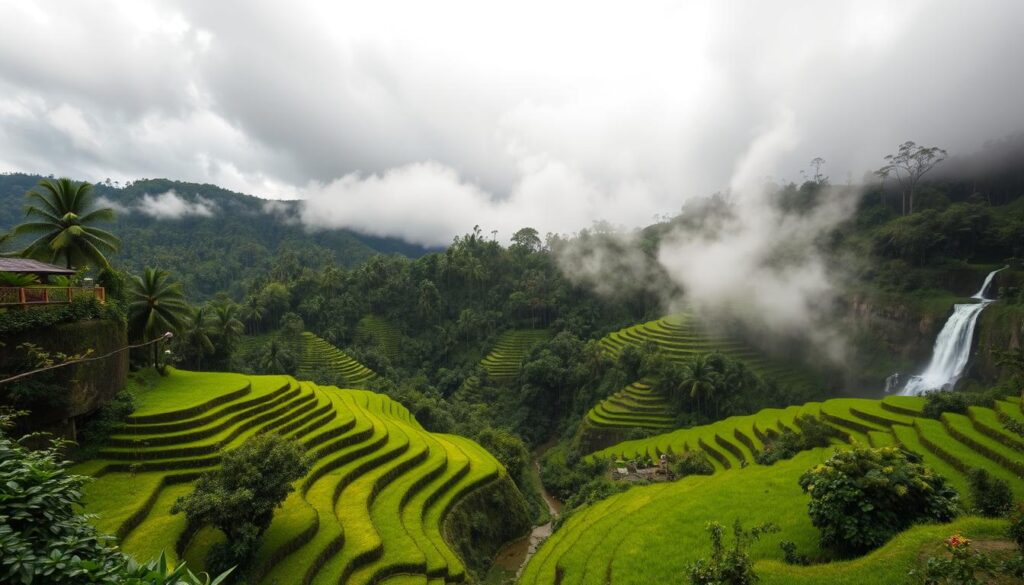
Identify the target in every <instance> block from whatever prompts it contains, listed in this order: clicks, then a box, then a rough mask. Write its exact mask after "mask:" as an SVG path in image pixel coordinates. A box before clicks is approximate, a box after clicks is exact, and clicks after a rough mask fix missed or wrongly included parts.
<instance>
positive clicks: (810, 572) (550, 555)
mask: <svg viewBox="0 0 1024 585" xmlns="http://www.w3.org/2000/svg"><path fill="white" fill-rule="evenodd" d="M922 405H923V399H919V398H901V397H891V398H886V399H885V400H881V401H879V400H868V399H835V400H828V401H825V402H820V403H808V404H804V405H802V406H793V407H790V408H786V409H767V410H764V411H761V412H759V413H757V414H755V415H751V416H743V417H732V418H729V419H726V420H723V421H719V422H717V423H715V424H712V425H707V426H701V427H696V428H692V429H682V430H678V431H674V432H671V433H666V434H663V435H659V436H656V437H651V438H650V439H644V440H638V441H627V442H624V443H621V444H619V445H615V446H613V447H610V448H608V449H605V450H603V451H600V452H598V453H595V454H594V456H595V457H611V458H624V459H631V458H635V457H645V456H650V457H657V456H658V455H659V454H661V453H677V454H678V453H682V452H684V451H688V450H702V451H704V452H705V453H707V455H708V456H709V459H710V460H711V461H712V462H713V464H714V466H715V470H716V472H715V473H714V474H713V475H711V476H698V477H687V478H684V479H682V480H679V481H676V482H671V483H660V484H655V485H651V486H647V487H638V488H634V489H631V490H629V491H626V492H624V493H620V494H616V495H613V496H611V497H610V498H608V499H606V500H603V501H601V502H598V503H596V504H593V505H590V506H587V507H585V508H583V509H581V510H579V511H577V512H576V513H575V514H574V515H573V516H572V517H571V518H570V519H569V520H568V521H567V523H566V524H565V525H564V526H563V527H562V528H561V529H560V530H558V531H557V532H556V533H555V534H554V535H553V536H552V537H551V538H550V539H549V540H548V541H547V542H546V543H545V544H544V545H543V546H542V547H541V549H540V550H539V551H538V553H537V555H536V556H535V557H534V558H533V559H532V560H531V562H530V564H529V565H528V567H527V569H526V571H525V572H524V574H523V577H522V579H521V581H520V582H521V583H524V584H549V583H560V584H564V585H569V584H573V583H590V582H594V580H595V579H596V580H598V581H600V582H603V583H612V584H621V583H636V584H640V583H667V582H675V581H676V580H678V578H679V575H682V574H683V571H684V567H685V565H686V564H687V563H688V562H692V561H693V560H695V559H696V558H697V557H698V556H700V555H702V554H705V551H706V550H707V548H708V545H707V537H706V533H705V531H704V524H705V523H706V522H708V521H712V520H715V521H719V522H722V523H725V524H730V523H732V521H733V520H734V519H737V518H739V519H741V520H743V522H744V523H746V525H748V526H750V525H751V524H754V523H757V522H765V521H771V522H775V523H776V524H777V525H778V526H779V527H780V528H781V529H782V531H781V533H780V534H778V535H773V536H771V537H769V538H766V539H764V540H762V541H760V542H758V543H757V544H755V545H754V547H753V549H752V554H753V556H754V557H755V558H756V559H766V560H768V559H770V560H773V561H779V562H772V563H764V564H763V565H762V566H761V568H762V569H763V570H762V575H763V577H764V580H765V582H772V583H790V582H806V583H813V582H821V581H820V579H821V578H823V577H822V576H823V575H826V574H829V575H833V576H834V579H835V580H834V581H833V580H830V581H829V582H842V583H862V582H869V581H870V582H903V580H904V579H905V577H906V571H907V570H909V567H910V566H913V563H915V562H917V560H918V558H917V556H918V554H919V549H915V548H913V546H912V545H913V544H914V543H915V542H917V543H920V542H921V538H922V537H921V534H925V533H926V534H928V535H929V537H930V538H935V539H941V538H942V537H945V536H948V534H949V531H951V530H954V528H941V529H938V530H936V529H934V528H923V529H921V530H923V531H924V532H923V533H922V532H918V533H916V534H917V535H916V536H915V535H912V534H909V533H908V534H905V535H903V536H901V537H900V538H897V539H895V540H894V541H893V542H892V543H890V544H889V545H887V547H886V548H885V549H883V550H881V551H878V552H877V553H876V554H873V555H869V557H865V558H864V559H858V560H856V561H851V562H849V563H836V564H835V565H825V566H822V565H816V566H814V567H810V568H807V569H800V568H796V567H791V566H788V565H785V564H783V563H781V559H782V553H781V551H780V550H779V548H778V544H779V542H780V541H781V540H790V541H793V542H795V543H796V544H797V546H798V548H799V550H800V551H801V552H803V553H805V554H811V555H812V556H813V555H816V554H820V553H821V551H820V549H819V545H818V533H817V530H816V529H814V527H813V526H812V525H811V523H810V520H809V518H808V517H807V496H805V495H804V494H802V493H801V491H800V487H799V485H798V483H797V479H798V478H799V476H800V475H801V474H802V473H803V472H804V471H806V470H807V469H808V468H810V467H813V466H814V465H815V464H817V463H820V462H822V461H823V460H824V459H825V458H827V457H828V456H829V454H830V453H831V451H832V450H833V449H834V448H842V445H843V444H851V443H861V444H870V445H874V446H883V445H893V444H898V445H902V446H903V447H904V448H906V449H908V450H910V451H913V452H915V453H918V454H920V455H921V456H922V458H923V459H924V462H925V463H926V464H927V465H929V466H930V467H932V468H933V469H934V470H936V471H937V472H938V473H940V474H942V475H944V476H946V477H947V478H948V479H949V480H950V482H951V484H952V485H953V486H954V487H955V488H956V489H957V490H958V491H959V492H960V493H961V495H962V497H964V498H966V497H967V495H966V494H967V487H966V486H967V480H966V474H967V472H968V471H969V470H970V469H972V468H982V469H986V470H988V471H989V472H990V473H992V474H993V475H994V476H996V477H999V478H1003V479H1005V480H1007V481H1008V482H1009V483H1010V485H1011V487H1012V489H1013V491H1014V494H1015V496H1016V497H1017V498H1021V497H1022V496H1024V479H1022V478H1024V473H1022V472H1024V442H1022V441H1021V440H1020V438H1019V437H1016V436H1015V435H1012V434H1011V433H1008V432H1007V431H1005V430H1003V428H1002V425H1001V424H998V421H1000V420H1004V419H1007V418H1011V419H1014V420H1024V411H1022V407H1021V402H1020V400H1019V399H1016V398H1012V399H1006V400H1002V401H999V402H998V403H997V404H996V405H995V408H993V409H988V408H978V407H975V408H972V409H971V410H970V412H969V414H968V415H956V414H948V413H947V414H945V415H943V416H942V417H941V420H934V419H929V418H924V417H923V416H922V415H921V407H922ZM801 414H805V415H810V416H814V417H818V418H820V419H821V420H823V421H825V422H827V423H828V424H829V425H831V426H832V427H833V428H834V429H835V430H836V431H837V435H838V437H839V439H838V443H837V447H830V448H823V449H813V450H811V451H807V452H804V453H801V454H799V455H797V457H795V458H793V459H791V460H789V461H781V462H778V463H776V464H775V465H773V466H763V465H757V464H755V463H753V457H754V455H755V454H756V453H757V452H759V451H760V450H762V449H763V448H764V440H765V439H766V437H768V436H770V435H772V434H774V433H778V432H779V431H780V430H781V429H782V428H790V429H793V430H795V431H797V432H799V427H798V426H797V425H796V423H795V420H796V417H797V416H799V415H801ZM964 526H971V527H973V528H974V529H977V530H978V533H979V534H990V535H991V534H993V533H994V532H995V530H994V526H995V523H993V522H991V521H980V520H966V521H960V520H958V521H957V523H956V528H955V529H963V527H964ZM666 535H671V538H666ZM885 551H889V552H888V553H887V552H885ZM894 551H895V552H894ZM897 552H898V554H899V555H900V556H899V559H898V562H896V563H895V564H893V561H892V558H891V557H892V556H894V555H896V554H897ZM887 559H888V560H887ZM556 575H557V577H556ZM880 575H892V576H894V577H895V578H894V580H892V581H885V579H884V578H880V577H879V576H880ZM815 578H817V579H819V580H818V581H815Z"/></svg>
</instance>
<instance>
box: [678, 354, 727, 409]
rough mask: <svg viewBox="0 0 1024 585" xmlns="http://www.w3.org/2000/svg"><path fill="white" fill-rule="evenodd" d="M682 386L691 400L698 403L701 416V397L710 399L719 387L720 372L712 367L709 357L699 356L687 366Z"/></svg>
mask: <svg viewBox="0 0 1024 585" xmlns="http://www.w3.org/2000/svg"><path fill="white" fill-rule="evenodd" d="M682 384H683V388H685V389H686V390H688V391H689V394H690V398H693V399H694V400H696V401H697V413H698V414H700V412H701V410H700V399H701V397H702V396H703V397H704V398H706V399H707V398H710V397H711V396H712V395H713V394H714V392H715V388H716V387H717V385H718V372H716V371H715V370H714V368H713V367H712V364H711V360H709V359H708V356H706V355H698V356H696V357H694V358H693V360H692V361H690V363H688V364H686V366H685V367H684V368H683V380H682Z"/></svg>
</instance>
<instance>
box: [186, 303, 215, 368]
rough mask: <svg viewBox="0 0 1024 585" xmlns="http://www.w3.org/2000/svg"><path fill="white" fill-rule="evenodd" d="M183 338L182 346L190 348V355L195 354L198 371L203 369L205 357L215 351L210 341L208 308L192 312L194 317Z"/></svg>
mask: <svg viewBox="0 0 1024 585" xmlns="http://www.w3.org/2000/svg"><path fill="white" fill-rule="evenodd" d="M181 336H182V340H181V342H182V345H183V346H184V347H186V348H188V351H189V352H190V353H191V352H195V356H196V369H198V370H201V369H203V356H204V355H209V354H212V353H213V352H214V351H215V348H214V347H213V341H212V340H211V339H210V314H209V309H208V308H207V307H205V306H203V307H199V308H197V309H196V310H194V311H193V312H192V317H191V318H190V319H189V320H188V323H187V324H186V325H185V327H184V328H183V330H182V332H181Z"/></svg>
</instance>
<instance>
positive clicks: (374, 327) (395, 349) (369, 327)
mask: <svg viewBox="0 0 1024 585" xmlns="http://www.w3.org/2000/svg"><path fill="white" fill-rule="evenodd" d="M401 339H402V336H401V333H400V332H399V331H398V328H397V327H395V326H394V325H392V324H391V322H389V321H388V320H386V319H384V318H383V317H378V316H376V315H367V316H365V317H363V318H362V319H361V320H360V321H359V324H358V325H356V333H355V341H356V342H357V343H361V344H363V345H367V346H376V347H377V349H379V350H380V352H381V353H382V354H384V355H385V356H386V357H387V358H388V359H389V360H391V361H395V360H396V359H397V358H398V355H399V351H400V344H401Z"/></svg>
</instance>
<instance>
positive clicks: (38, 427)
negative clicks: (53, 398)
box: [0, 319, 128, 439]
mask: <svg viewBox="0 0 1024 585" xmlns="http://www.w3.org/2000/svg"><path fill="white" fill-rule="evenodd" d="M23 343H32V344H34V345H36V346H38V347H39V348H40V349H42V350H43V351H46V352H49V353H51V354H54V353H63V354H66V355H79V354H83V353H85V352H86V351H88V350H92V355H93V356H100V355H104V354H106V353H109V352H111V351H114V350H116V349H118V348H121V347H124V346H125V345H126V344H127V332H126V330H125V326H124V324H123V323H121V322H118V321H113V320H99V319H95V320H86V321H78V322H74V323H64V324H60V325H55V326H53V327H47V328H45V329H35V330H32V331H26V332H23V333H15V334H5V335H4V339H3V346H0V371H10V364H11V363H12V362H13V361H16V360H19V359H21V356H23V355H24V354H23V352H22V351H21V350H19V349H18V346H19V345H21V344H23ZM127 375H128V352H122V353H119V354H115V355H113V356H111V357H109V358H107V359H103V360H97V361H94V362H89V363H85V364H81V365H74V366H68V367H66V368H61V369H59V370H56V371H55V376H56V377H55V379H54V380H53V382H55V383H56V384H62V385H64V387H65V389H66V394H65V395H64V396H62V397H61V400H60V403H61V406H60V407H51V408H46V409H36V410H35V411H34V412H31V413H30V415H29V416H28V417H27V418H25V419H23V420H22V425H23V426H24V427H26V428H25V429H24V430H31V431H47V432H50V433H53V434H55V435H59V436H62V437H64V438H67V439H74V438H75V434H76V419H78V418H81V417H82V416H84V415H87V414H89V413H92V412H93V411H95V410H96V409H97V408H99V407H100V406H102V405H103V404H105V403H106V402H108V401H109V400H110V399H111V398H113V396H114V395H115V394H117V393H118V392H119V391H120V390H121V389H122V388H124V385H125V379H126V377H127Z"/></svg>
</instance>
